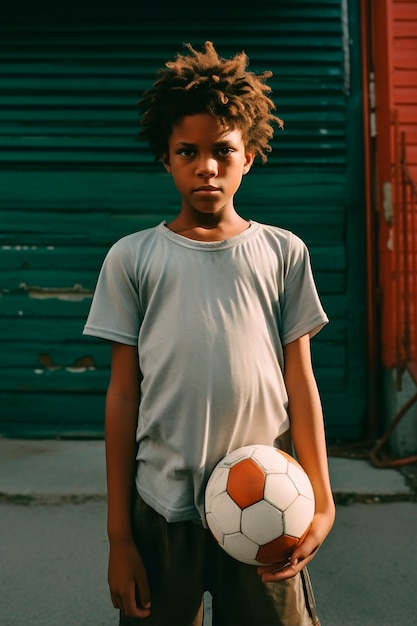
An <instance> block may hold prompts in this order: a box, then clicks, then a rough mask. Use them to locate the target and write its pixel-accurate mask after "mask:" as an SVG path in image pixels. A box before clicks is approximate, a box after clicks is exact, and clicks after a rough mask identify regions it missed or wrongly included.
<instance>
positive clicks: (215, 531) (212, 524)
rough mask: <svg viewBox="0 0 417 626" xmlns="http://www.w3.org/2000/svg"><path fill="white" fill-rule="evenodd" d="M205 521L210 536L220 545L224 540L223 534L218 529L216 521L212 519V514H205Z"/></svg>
mask: <svg viewBox="0 0 417 626" xmlns="http://www.w3.org/2000/svg"><path fill="white" fill-rule="evenodd" d="M206 521H207V524H208V527H209V528H210V530H211V532H212V534H213V535H214V537H215V538H216V541H217V542H218V543H220V544H222V543H223V540H224V533H223V531H222V529H221V528H220V526H219V525H218V523H217V520H216V518H215V517H214V515H213V513H207V514H206Z"/></svg>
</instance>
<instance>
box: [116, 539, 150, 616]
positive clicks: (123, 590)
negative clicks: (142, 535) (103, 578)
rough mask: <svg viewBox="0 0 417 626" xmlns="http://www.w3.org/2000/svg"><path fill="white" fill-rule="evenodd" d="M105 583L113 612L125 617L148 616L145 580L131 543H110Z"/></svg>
mask: <svg viewBox="0 0 417 626" xmlns="http://www.w3.org/2000/svg"><path fill="white" fill-rule="evenodd" d="M108 581H109V587H110V594H111V599H112V602H113V606H114V608H115V609H120V610H121V611H122V613H124V615H126V616H127V617H138V618H144V617H148V616H149V615H150V612H151V611H150V607H151V601H150V591H149V585H148V577H147V574H146V570H145V566H144V564H143V561H142V557H141V556H140V554H139V552H138V550H137V548H136V545H135V543H134V542H133V541H120V542H119V541H118V542H114V541H113V542H110V557H109V575H108Z"/></svg>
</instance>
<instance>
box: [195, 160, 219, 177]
mask: <svg viewBox="0 0 417 626" xmlns="http://www.w3.org/2000/svg"><path fill="white" fill-rule="evenodd" d="M196 173H197V176H200V177H201V178H204V177H207V176H208V177H210V178H211V177H213V176H216V174H217V161H216V159H213V158H211V157H207V158H204V157H202V158H201V159H200V160H199V162H198V165H197V172H196Z"/></svg>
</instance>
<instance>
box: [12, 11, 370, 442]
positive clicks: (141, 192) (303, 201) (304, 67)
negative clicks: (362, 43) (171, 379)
mask: <svg viewBox="0 0 417 626" xmlns="http://www.w3.org/2000/svg"><path fill="white" fill-rule="evenodd" d="M358 4H359V2H358V0H354V1H352V2H351V3H350V5H349V7H347V3H345V2H338V1H331V0H327V1H323V2H320V3H317V2H313V1H306V0H304V1H303V2H301V1H299V0H294V1H291V2H274V3H270V2H267V1H265V0H264V1H260V2H257V3H256V4H254V3H251V5H250V6H246V5H243V8H242V6H240V7H239V10H238V13H237V14H236V15H235V16H234V15H233V13H234V11H233V10H232V9H233V3H232V6H230V4H227V3H216V2H214V3H211V4H210V11H207V12H206V13H209V15H205V16H204V18H200V17H199V18H198V19H197V18H196V17H195V12H194V11H193V10H192V9H191V7H193V3H191V2H188V3H187V2H178V3H175V6H174V3H166V4H165V3H161V2H154V3H152V6H150V7H149V6H146V8H145V5H144V3H143V6H141V5H142V3H137V2H123V1H122V2H121V3H118V4H117V12H116V10H113V12H110V10H107V12H106V7H105V6H104V7H103V6H102V5H99V4H98V3H96V2H92V1H90V2H88V3H85V5H84V6H83V5H82V4H81V3H79V2H76V1H73V2H71V3H68V4H66V3H52V2H45V1H44V2H38V3H31V2H28V1H27V2H24V1H23V0H21V1H20V2H16V1H14V0H8V2H6V8H4V7H3V22H2V25H1V26H0V36H1V44H0V45H1V49H2V50H1V59H0V79H1V85H2V86H1V96H0V111H1V117H0V141H1V146H0V175H1V188H0V189H1V191H0V194H1V206H0V219H1V256H0V268H1V273H2V278H1V296H0V316H1V328H0V341H1V352H0V367H1V376H0V403H1V406H2V413H1V418H0V433H6V434H12V435H21V436H26V435H36V436H50V435H54V436H55V435H66V436H69V435H78V434H81V435H84V436H87V435H94V434H100V433H101V432H102V422H103V405H104V390H105V388H106V384H107V380H108V375H109V370H108V367H109V350H108V346H107V345H105V344H101V343H100V342H97V341H94V340H89V339H86V338H83V337H82V336H81V332H82V328H83V323H84V320H85V317H86V314H87V311H88V308H89V304H90V299H91V293H92V290H93V288H94V284H95V280H96V277H97V272H98V269H99V267H100V264H101V261H102V259H103V257H104V255H105V252H106V250H107V249H108V247H109V246H110V245H111V244H112V243H113V241H114V240H116V239H117V238H119V237H120V236H122V235H124V234H126V233H129V232H132V231H134V230H138V229H140V228H143V227H147V226H149V225H154V224H156V223H158V222H159V221H161V220H162V219H165V218H167V219H169V218H170V217H171V216H173V215H174V214H175V212H176V209H177V197H176V194H175V193H174V192H173V188H172V186H171V185H172V183H171V179H170V178H169V176H168V175H166V174H165V173H164V171H163V168H162V166H161V165H160V164H155V163H154V162H153V161H152V158H151V157H150V156H149V154H148V152H147V149H146V147H145V146H143V145H141V144H140V143H138V142H137V139H136V133H137V112H136V109H135V103H136V101H137V99H138V97H139V93H140V91H141V90H142V89H144V88H146V87H147V86H149V84H150V81H151V80H152V77H153V75H154V72H155V71H156V69H157V68H158V67H160V66H161V65H162V64H163V62H164V61H165V60H166V59H167V58H170V57H173V56H175V54H176V52H177V51H178V50H180V49H181V44H182V42H183V41H190V42H191V43H193V44H194V45H195V46H197V47H198V46H200V45H201V44H202V43H203V42H204V41H205V40H206V39H211V40H213V41H214V42H215V44H216V47H217V48H218V50H219V52H220V54H221V55H222V56H229V55H232V54H234V53H235V52H236V51H239V50H241V49H242V48H243V49H245V51H246V52H247V53H248V55H249V56H250V58H251V69H253V70H254V71H257V72H259V71H263V70H265V69H271V70H272V71H273V73H274V77H273V78H272V79H271V83H270V84H271V86H272V87H273V89H274V98H275V100H276V103H277V106H278V112H279V115H280V116H281V117H283V118H284V120H285V123H286V130H285V132H284V133H278V134H277V137H276V139H275V141H274V146H273V147H274V152H273V154H272V156H271V157H270V159H269V162H268V165H266V166H261V165H258V166H256V167H255V168H254V169H253V171H252V172H251V174H250V176H248V177H246V178H245V181H244V184H243V186H242V189H241V190H240V192H239V194H238V198H237V206H238V208H239V210H240V212H241V213H242V214H243V215H245V216H247V217H252V218H253V219H256V220H260V221H265V222H268V223H272V224H278V225H281V226H283V227H286V228H290V229H291V230H293V231H294V232H296V233H297V234H299V235H300V236H301V237H302V238H304V240H305V241H306V242H307V244H308V245H309V247H310V250H311V254H312V260H313V267H314V270H315V274H316V279H317V282H318V286H319V289H320V292H321V294H322V298H323V302H324V305H325V308H326V310H327V311H328V313H329V316H330V317H331V319H332V323H331V324H330V325H329V326H328V328H326V329H325V330H324V331H323V332H322V333H320V335H319V336H318V338H317V340H315V341H314V361H315V366H316V371H317V376H318V380H319V384H320V388H321V392H322V396H323V402H324V407H325V413H326V423H327V429H328V434H329V437H332V438H333V437H357V436H359V435H360V433H361V429H362V426H363V420H364V412H365V406H366V393H365V383H364V381H365V357H364V345H365V321H364V318H365V315H364V293H363V291H364V285H363V279H362V278H361V274H362V275H364V274H365V271H364V265H363V264H364V261H363V257H364V242H363V238H364V236H363V223H362V222H363V213H364V211H363V200H362V191H361V189H362V172H361V150H360V137H361V110H360V79H359V75H360V68H359V58H358V56H357V53H355V52H354V51H355V50H359V27H358V24H357V16H358V12H359V9H358ZM35 5H36V6H35ZM16 9H18V10H16ZM349 41H350V45H349V44H348V43H347V42H349ZM352 51H353V53H352Z"/></svg>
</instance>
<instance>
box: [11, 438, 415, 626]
mask: <svg viewBox="0 0 417 626" xmlns="http://www.w3.org/2000/svg"><path fill="white" fill-rule="evenodd" d="M329 466H330V475H331V481H332V488H333V493H334V496H335V500H336V503H339V504H340V506H338V507H337V509H338V511H337V518H336V519H337V523H336V524H335V526H334V528H333V529H332V532H331V533H330V535H329V537H328V538H327V539H326V541H325V542H324V545H323V546H322V547H321V548H320V554H319V556H318V558H316V559H314V560H313V561H312V562H311V564H310V566H309V570H310V574H311V575H312V579H313V584H314V588H315V595H316V599H317V602H318V607H319V615H320V619H321V622H322V624H323V625H324V624H331V625H332V626H391V625H392V624H401V626H414V625H415V624H416V614H417V595H416V594H415V591H414V587H415V571H416V564H417V543H416V542H415V528H416V519H417V498H416V493H417V489H415V487H414V492H413V489H412V488H411V487H410V486H408V484H407V482H406V479H405V477H404V476H403V473H402V472H401V471H400V470H399V469H380V468H378V469H377V468H375V467H373V466H372V465H371V463H370V462H369V461H367V460H364V459H357V458H356V459H352V458H339V457H333V456H331V457H330V458H329ZM374 503H375V504H374ZM28 504H33V505H34V506H30V507H28V506H20V505H28ZM344 504H349V505H350V504H352V506H343V505H344ZM369 504H370V505H369ZM50 505H52V506H50ZM55 505H59V506H55ZM0 536H1V537H2V541H1V542H0V563H1V567H0V589H1V593H0V596H1V601H0V626H27V624H31V625H32V626H56V625H57V624H59V626H113V625H114V624H116V623H118V614H117V611H115V610H114V608H113V606H112V604H111V601H110V596H109V592H108V587H107V582H106V569H107V559H108V543H107V538H106V482H105V457H104V442H103V441H78V440H77V441H67V440H19V439H2V438H0ZM211 611H212V608H211V599H210V596H209V595H208V594H207V593H206V594H205V612H204V626H212V613H211Z"/></svg>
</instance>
